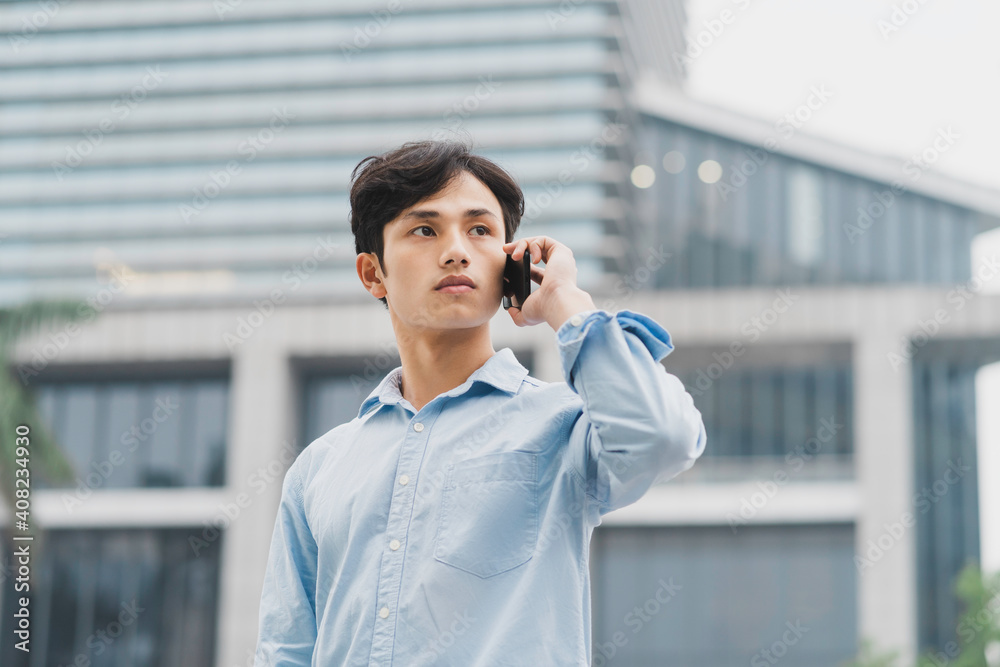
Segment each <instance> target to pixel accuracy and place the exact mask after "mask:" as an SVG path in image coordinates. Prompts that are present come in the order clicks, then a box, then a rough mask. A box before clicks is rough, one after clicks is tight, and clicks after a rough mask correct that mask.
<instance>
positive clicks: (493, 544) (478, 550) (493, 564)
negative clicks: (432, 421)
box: [434, 452, 538, 579]
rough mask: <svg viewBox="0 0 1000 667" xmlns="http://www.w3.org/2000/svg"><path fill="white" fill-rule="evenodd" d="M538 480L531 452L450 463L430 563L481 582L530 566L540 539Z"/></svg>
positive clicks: (478, 457)
mask: <svg viewBox="0 0 1000 667" xmlns="http://www.w3.org/2000/svg"><path fill="white" fill-rule="evenodd" d="M537 475H538V462H537V454H534V453H532V452H499V453H494V454H486V455H483V456H477V457H475V458H472V459H466V460H464V461H459V462H457V463H452V464H449V465H448V467H447V473H446V478H445V484H444V486H443V487H442V490H441V510H440V520H439V523H438V530H437V535H436V536H435V538H434V558H436V559H437V560H439V561H440V562H442V563H445V564H447V565H451V566H452V567H457V568H458V569H460V570H464V571H466V572H470V573H472V574H474V575H476V576H478V577H482V578H484V579H485V578H487V577H492V576H494V575H496V574H500V573H501V572H506V571H507V570H511V569H513V568H515V567H517V566H518V565H523V564H524V563H526V562H528V561H529V560H530V559H531V556H532V554H533V552H534V550H535V544H536V542H537V538H538V478H537Z"/></svg>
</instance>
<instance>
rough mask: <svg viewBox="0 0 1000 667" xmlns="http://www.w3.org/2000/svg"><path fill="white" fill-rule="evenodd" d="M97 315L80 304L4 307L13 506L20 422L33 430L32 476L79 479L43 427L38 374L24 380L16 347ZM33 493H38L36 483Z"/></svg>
mask: <svg viewBox="0 0 1000 667" xmlns="http://www.w3.org/2000/svg"><path fill="white" fill-rule="evenodd" d="M94 314H95V313H94V311H93V309H91V308H90V307H89V306H88V305H87V304H85V303H80V302H76V301H63V300H60V301H31V302H28V303H24V304H21V305H19V306H15V307H12V308H4V309H0V369H2V371H3V372H0V493H2V494H3V497H4V500H5V501H6V502H7V505H8V506H9V507H11V508H13V507H14V501H15V483H14V480H15V471H16V469H17V468H18V467H19V463H18V459H19V458H22V457H19V456H17V446H16V443H15V437H16V433H15V429H16V428H17V427H18V425H20V424H25V425H27V426H28V427H29V428H30V435H29V438H30V443H31V444H30V445H29V447H28V449H29V451H30V464H29V466H30V470H31V478H34V479H37V475H38V474H42V475H44V476H45V478H46V479H47V480H49V481H52V482H55V483H61V482H66V481H70V480H71V479H72V477H73V467H72V465H71V464H70V463H69V461H67V459H66V457H65V455H64V454H63V452H62V450H61V449H60V448H59V446H58V445H57V444H56V442H55V439H54V438H53V437H52V435H51V434H50V433H49V432H48V429H46V427H45V426H44V425H43V424H42V421H41V419H39V417H38V413H37V412H36V410H35V406H34V402H33V400H32V396H31V394H30V393H29V391H28V389H27V384H30V379H31V378H32V377H34V375H36V374H37V372H38V370H37V369H33V370H31V371H29V372H27V373H25V374H24V376H23V379H22V377H19V376H17V375H16V374H15V373H14V372H13V370H12V369H10V355H11V351H12V350H13V348H14V345H15V344H16V343H17V342H18V341H19V340H21V339H22V338H26V337H28V336H31V335H34V334H35V333H37V332H38V331H39V329H41V328H42V326H43V325H46V324H54V323H57V322H62V321H68V322H72V321H74V320H76V319H78V318H81V317H87V318H88V320H89V319H93V316H94ZM29 488H30V490H32V491H33V490H34V489H35V485H34V484H32V485H31V487H29Z"/></svg>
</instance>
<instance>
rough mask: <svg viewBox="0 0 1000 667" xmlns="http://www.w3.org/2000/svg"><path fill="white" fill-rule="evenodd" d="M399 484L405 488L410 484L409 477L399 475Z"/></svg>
mask: <svg viewBox="0 0 1000 667" xmlns="http://www.w3.org/2000/svg"><path fill="white" fill-rule="evenodd" d="M399 483H400V484H402V485H403V486H406V485H407V484H409V483H410V476H409V475H400V476H399Z"/></svg>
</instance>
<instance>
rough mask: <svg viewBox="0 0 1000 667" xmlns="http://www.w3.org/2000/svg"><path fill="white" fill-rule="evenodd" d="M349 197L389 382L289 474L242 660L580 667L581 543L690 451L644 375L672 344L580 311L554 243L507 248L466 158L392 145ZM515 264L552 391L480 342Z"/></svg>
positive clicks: (677, 468)
mask: <svg viewBox="0 0 1000 667" xmlns="http://www.w3.org/2000/svg"><path fill="white" fill-rule="evenodd" d="M352 180H353V181H354V183H353V186H352V189H351V228H352V230H353V232H354V235H355V239H356V249H357V252H358V257H357V270H358V276H359V277H360V279H361V282H362V283H363V284H364V286H365V289H366V290H368V292H369V293H371V294H372V296H374V297H376V298H378V299H380V300H382V302H383V304H385V306H386V308H387V309H388V311H389V319H390V321H391V322H392V327H393V332H394V334H395V336H396V341H397V343H398V346H399V356H400V361H401V362H402V365H401V366H399V367H397V368H396V369H394V370H393V371H391V372H390V373H389V374H388V375H386V377H385V378H384V379H383V380H382V382H381V383H380V384H379V385H378V387H376V388H375V390H374V391H372V392H371V394H370V395H369V396H368V398H367V399H365V401H364V402H363V403H362V404H361V408H360V410H359V411H358V415H357V417H356V418H355V419H353V420H351V421H350V422H348V423H346V424H342V425H340V426H337V427H336V428H334V429H333V430H331V431H329V432H327V433H326V434H325V435H323V436H321V437H320V438H318V439H317V440H315V441H314V442H312V443H311V444H310V445H309V446H308V447H306V448H305V449H304V450H303V452H302V453H301V454H300V455H299V457H298V458H297V459H296V460H295V461H294V463H293V464H292V465H291V467H290V468H289V470H288V472H287V474H286V475H285V479H284V483H283V485H282V494H281V503H280V506H279V509H278V516H277V519H276V521H275V525H274V534H273V539H272V542H271V550H270V555H269V559H268V563H267V570H266V573H265V579H264V590H263V595H262V598H261V608H260V635H259V640H258V645H257V654H256V663H255V664H256V665H258V666H261V665H273V666H281V665H324V666H326V665H330V666H332V665H337V666H340V665H352V666H353V665H358V666H361V665H367V666H373V665H380V666H382V667H388V666H389V665H399V666H401V667H421V666H424V665H436V666H440V665H455V666H456V667H458V666H460V667H479V666H481V667H502V666H506V665H517V666H518V667H523V666H525V665H528V666H531V667H551V666H563V665H565V666H570V665H572V666H574V667H585V666H589V665H590V664H591V625H590V623H591V620H590V578H589V569H588V563H587V560H588V555H589V548H590V538H591V534H592V532H593V529H594V527H595V526H597V525H599V524H600V523H601V517H602V516H603V515H604V514H607V513H608V512H610V511H611V510H614V509H617V508H619V507H623V506H625V505H629V504H630V503H633V502H635V501H636V500H638V499H639V498H640V497H641V496H642V495H643V494H644V493H645V492H646V490H647V489H649V487H650V486H651V485H653V484H654V483H656V482H657V481H660V480H667V479H670V478H671V477H674V476H675V475H677V474H678V473H680V472H682V471H684V470H687V469H688V468H690V467H691V466H692V465H693V464H694V461H695V459H697V458H698V457H699V456H700V455H701V453H702V452H703V451H704V448H705V441H706V438H705V427H704V425H703V423H702V419H701V414H700V413H699V412H698V410H697V409H696V408H695V407H694V402H693V400H692V398H691V396H690V394H688V393H687V392H686V391H685V389H684V386H683V385H682V384H681V382H680V381H679V380H678V379H677V378H676V377H675V376H673V375H670V374H669V373H667V372H666V370H665V369H664V367H663V366H662V365H661V364H660V363H659V362H660V360H661V359H662V358H663V357H665V356H666V355H667V354H669V353H670V352H671V351H672V350H673V345H672V343H671V341H670V336H669V334H668V333H667V332H666V331H665V330H664V329H663V328H662V327H661V326H660V325H658V324H657V323H656V322H654V321H653V320H651V319H650V318H648V317H646V316H644V315H640V314H638V313H635V312H632V311H629V310H621V311H619V312H617V313H615V314H611V313H608V312H607V311H604V310H599V309H597V308H595V306H594V302H593V300H592V299H591V297H590V296H589V295H588V294H587V293H586V292H585V291H583V290H582V289H580V288H579V287H578V286H577V284H576V264H575V261H574V259H573V253H572V252H571V251H570V250H569V248H567V247H566V246H565V245H563V244H561V243H559V242H557V241H555V240H554V239H552V238H549V237H547V236H532V237H528V238H524V239H521V240H518V241H514V240H513V237H514V233H515V231H516V230H517V227H518V224H519V222H520V218H521V215H522V214H523V210H524V201H523V196H522V194H521V190H520V188H519V187H518V186H517V185H516V183H515V182H514V181H513V180H512V179H511V177H510V176H509V175H508V174H506V173H505V172H504V171H503V170H502V169H500V168H499V167H498V166H496V165H495V164H493V163H492V162H490V161H488V160H486V159H484V158H482V157H480V156H476V155H471V154H470V153H469V151H468V149H467V148H466V147H465V146H463V145H461V144H457V143H449V142H416V143H408V144H404V145H403V146H402V147H400V148H398V149H396V150H394V151H391V152H389V153H386V154H384V155H381V156H371V157H368V158H366V159H365V160H363V161H362V162H361V163H360V164H359V165H358V166H357V167H356V168H355V170H354V173H353V174H352ZM526 248H529V249H530V252H531V259H532V263H533V264H535V265H533V266H532V267H531V274H532V278H533V280H534V282H536V283H538V285H536V286H535V291H534V292H533V293H532V294H531V295H530V296H529V297H528V298H527V299H526V300H525V301H524V303H523V304H520V305H521V307H520V308H517V307H512V308H511V309H510V310H508V313H509V314H510V316H511V318H512V319H513V321H514V322H515V323H517V325H518V326H529V325H534V324H538V323H541V322H546V323H547V324H548V325H549V326H550V327H552V330H553V331H554V332H555V338H556V344H557V345H558V349H559V354H560V359H561V362H562V370H563V377H564V378H565V380H566V382H557V383H549V382H542V381H541V380H538V379H536V378H533V377H531V376H530V375H528V371H527V369H526V368H524V367H523V366H522V365H521V364H520V363H518V361H517V359H516V358H515V356H514V354H513V352H511V350H510V348H503V349H502V350H500V351H499V352H498V351H496V350H494V349H493V345H492V343H491V342H490V328H489V325H490V320H491V319H492V318H493V316H494V315H495V314H496V312H497V309H498V308H499V306H500V302H501V297H502V295H503V287H502V276H503V270H504V265H505V262H506V257H507V254H508V253H510V254H511V255H512V256H513V257H514V259H517V260H519V259H521V257H522V255H523V252H524V250H525V249H526ZM539 261H544V263H545V268H544V269H543V268H541V267H539V266H537V263H538V262H539ZM450 283H455V284H457V283H465V284H466V285H467V287H464V288H458V287H452V288H450V289H449V288H447V287H444V288H443V287H442V284H444V285H448V284H450ZM516 305H517V304H516V303H515V306H516Z"/></svg>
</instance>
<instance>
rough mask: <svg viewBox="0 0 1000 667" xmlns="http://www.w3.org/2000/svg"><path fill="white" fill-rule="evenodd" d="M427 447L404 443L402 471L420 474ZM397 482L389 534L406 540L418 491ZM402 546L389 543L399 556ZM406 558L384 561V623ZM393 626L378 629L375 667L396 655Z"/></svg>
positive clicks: (405, 480)
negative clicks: (393, 642) (414, 497)
mask: <svg viewBox="0 0 1000 667" xmlns="http://www.w3.org/2000/svg"><path fill="white" fill-rule="evenodd" d="M424 428H425V426H424V424H423V422H414V423H413V431H414V432H415V433H423V431H424ZM425 446H426V440H425V438H424V437H422V436H414V437H412V438H406V439H405V440H404V442H403V449H402V451H401V452H400V460H399V467H400V468H402V469H404V470H417V469H418V468H419V467H420V460H421V458H422V457H423V451H424V448H425ZM396 481H397V482H398V483H399V486H400V487H401V488H400V489H399V490H398V492H394V493H393V494H392V497H391V499H390V509H389V522H388V525H387V531H388V532H389V534H390V535H392V534H396V535H400V536H401V537H402V536H403V535H404V534H405V532H406V529H407V527H406V521H407V517H409V516H410V511H411V509H412V505H413V493H414V491H411V490H410V488H409V484H410V476H409V475H406V474H403V475H400V476H399V477H398V479H397V480H396ZM397 493H398V495H397ZM402 545H403V542H402V540H400V539H392V540H391V541H390V542H389V549H390V550H392V551H394V552H396V551H399V550H400V547H402ZM402 558H403V555H402V553H400V555H399V556H398V557H394V558H386V559H385V560H384V561H383V573H382V575H383V576H382V577H380V579H381V583H380V585H379V590H378V600H379V601H381V602H382V603H383V604H382V605H381V606H380V607H379V610H378V616H379V618H380V619H383V620H384V619H387V618H389V614H390V610H389V604H386V603H390V604H392V603H394V601H396V600H398V599H399V585H400V577H401V576H402V562H403V561H402ZM391 625H392V624H390V623H381V624H379V625H377V626H376V628H375V642H374V644H373V645H372V653H371V660H372V664H381V663H383V662H385V661H387V660H388V659H389V656H391V655H392V637H393V634H394V629H393V628H392V627H391Z"/></svg>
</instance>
